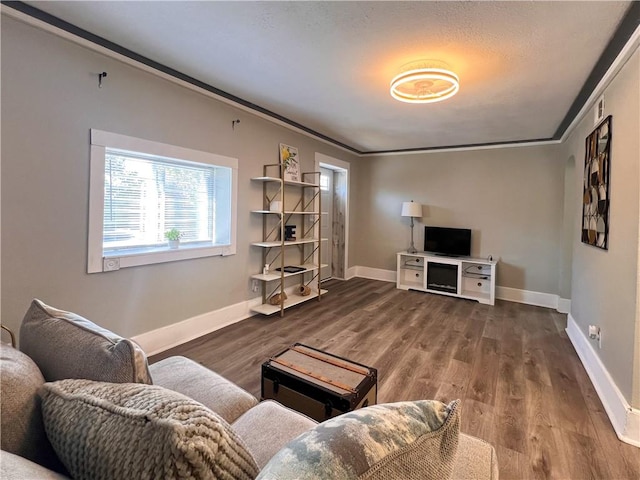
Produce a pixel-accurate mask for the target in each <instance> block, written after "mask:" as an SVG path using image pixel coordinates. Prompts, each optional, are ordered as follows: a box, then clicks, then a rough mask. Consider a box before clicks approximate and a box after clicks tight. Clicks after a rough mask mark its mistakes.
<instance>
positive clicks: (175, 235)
mask: <svg viewBox="0 0 640 480" xmlns="http://www.w3.org/2000/svg"><path fill="white" fill-rule="evenodd" d="M164 236H165V238H166V239H167V240H168V241H169V248H170V249H172V250H175V249H177V248H178V247H179V246H180V239H181V238H182V232H181V231H180V230H178V229H177V228H172V229H171V230H167V231H166V232H164Z"/></svg>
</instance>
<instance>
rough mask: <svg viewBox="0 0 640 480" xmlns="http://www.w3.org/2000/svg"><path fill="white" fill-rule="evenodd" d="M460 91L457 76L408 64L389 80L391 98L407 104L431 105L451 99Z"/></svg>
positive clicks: (444, 71) (441, 69) (443, 69)
mask: <svg viewBox="0 0 640 480" xmlns="http://www.w3.org/2000/svg"><path fill="white" fill-rule="evenodd" d="M459 89H460V80H459V79H458V76H457V75H456V74H455V73H453V72H451V71H449V70H447V69H445V68H435V67H432V66H426V65H424V63H423V64H416V63H413V64H409V67H408V69H407V70H405V71H404V72H402V73H400V74H399V75H396V76H395V77H394V78H393V80H391V89H390V93H391V96H392V97H393V98H395V99H396V100H400V101H401V102H407V103H433V102H440V101H442V100H446V99H447V98H451V97H453V96H454V95H455V94H456V93H458V90H459Z"/></svg>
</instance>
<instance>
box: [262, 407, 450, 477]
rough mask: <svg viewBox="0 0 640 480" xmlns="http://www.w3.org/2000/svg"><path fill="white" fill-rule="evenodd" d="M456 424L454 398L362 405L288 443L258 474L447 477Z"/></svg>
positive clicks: (268, 475) (270, 475)
mask: <svg viewBox="0 0 640 480" xmlns="http://www.w3.org/2000/svg"><path fill="white" fill-rule="evenodd" d="M459 425H460V420H459V415H458V402H457V401H455V402H452V403H450V404H449V405H445V404H443V403H441V402H437V401H434V400H419V401H415V402H400V403H390V404H382V405H374V406H371V407H366V408H362V409H359V410H355V411H353V412H349V413H346V414H344V415H340V416H338V417H335V418H332V419H330V420H327V421H326V422H323V423H320V424H318V425H317V426H316V427H315V428H313V429H312V430H310V431H308V432H306V433H303V434H302V435H300V436H299V437H298V438H296V439H295V440H293V441H291V442H290V443H289V444H287V446H285V447H284V448H283V449H282V450H280V451H279V452H278V453H276V454H275V455H274V457H273V458H272V459H271V460H270V461H269V463H267V465H266V466H265V467H264V469H263V470H262V472H260V475H259V477H258V478H261V479H278V480H285V479H323V478H354V479H355V478H358V479H368V480H382V479H389V478H402V479H403V480H412V479H416V480H418V479H420V480H424V479H434V480H435V479H437V480H442V479H447V478H450V477H451V473H452V471H453V464H454V460H455V458H456V450H457V446H458V433H459Z"/></svg>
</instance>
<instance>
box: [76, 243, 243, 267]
mask: <svg viewBox="0 0 640 480" xmlns="http://www.w3.org/2000/svg"><path fill="white" fill-rule="evenodd" d="M235 253H236V251H235V248H234V247H233V246H232V245H216V246H211V245H206V246H203V245H202V244H195V245H189V244H181V245H180V247H179V248H177V249H171V248H169V247H168V246H166V247H157V248H152V249H135V250H134V249H129V250H126V249H123V250H120V251H111V252H106V253H104V256H103V258H102V262H100V265H99V267H100V268H89V273H101V272H111V271H114V270H120V269H122V268H128V267H138V266H141V265H152V264H155V263H166V262H176V261H179V260H190V259H193V258H203V257H214V256H227V255H234V254H235Z"/></svg>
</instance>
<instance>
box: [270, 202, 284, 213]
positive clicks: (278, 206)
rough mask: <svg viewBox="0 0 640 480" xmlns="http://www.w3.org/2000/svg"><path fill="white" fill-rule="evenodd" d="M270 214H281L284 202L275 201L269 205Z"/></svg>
mask: <svg viewBox="0 0 640 480" xmlns="http://www.w3.org/2000/svg"><path fill="white" fill-rule="evenodd" d="M269 211H270V212H281V211H282V202H281V201H280V200H273V201H272V202H271V203H270V204H269Z"/></svg>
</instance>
